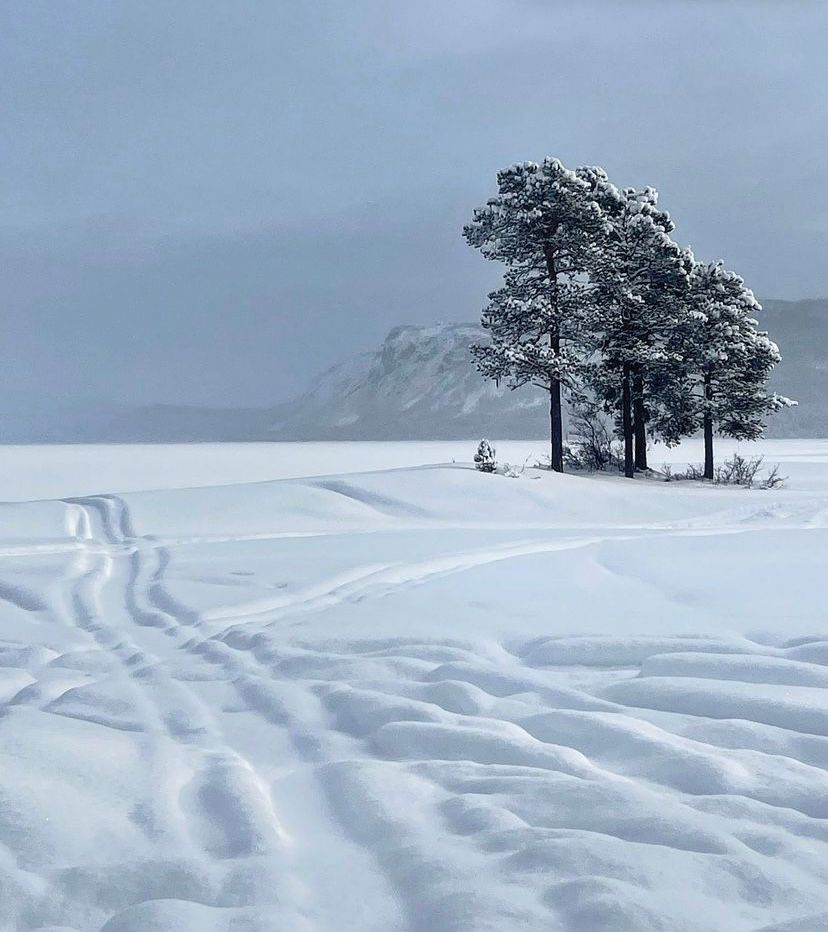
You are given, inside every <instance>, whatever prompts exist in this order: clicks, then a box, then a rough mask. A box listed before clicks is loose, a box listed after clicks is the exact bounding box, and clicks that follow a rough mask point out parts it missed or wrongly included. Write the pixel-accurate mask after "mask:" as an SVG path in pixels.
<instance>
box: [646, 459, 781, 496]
mask: <svg viewBox="0 0 828 932" xmlns="http://www.w3.org/2000/svg"><path fill="white" fill-rule="evenodd" d="M763 462H764V457H763V456H750V457H748V456H742V454H741V453H734V454H733V456H732V457H731V458H730V459H729V460H725V462H724V463H721V464H720V465H719V466H717V467H716V470H715V472H714V474H713V482H714V483H715V484H716V485H741V486H744V488H746V489H753V488H759V489H778V488H779V487H780V486H781V485H783V484H784V482H785V479H786V478H787V477H786V476H783V475H782V474H781V473H780V471H779V466H778V464H777V465H776V466H773V467H772V468H771V469H769V470H768V474H767V475H766V476H765V477H764V478H762V477H761V476H760V475H759V471H760V469H761V468H762V463H763ZM704 473H705V470H704V467H703V466H700V465H695V464H692V463H691V464H690V465H689V466H688V467H687V469H686V471H685V472H678V473H674V472H673V470H672V467H671V466H670V465H669V464H666V463H665V465H664V468H663V471H662V478H663V479H664V481H665V482H678V481H681V480H690V481H698V480H704V479H706V478H707V477H706V476H705V474H704Z"/></svg>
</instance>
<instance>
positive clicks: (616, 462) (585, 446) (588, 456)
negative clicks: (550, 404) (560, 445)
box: [564, 402, 624, 472]
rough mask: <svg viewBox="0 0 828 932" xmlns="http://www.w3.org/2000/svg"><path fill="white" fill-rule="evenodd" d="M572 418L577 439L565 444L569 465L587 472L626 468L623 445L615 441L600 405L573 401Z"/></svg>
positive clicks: (566, 462)
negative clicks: (574, 402) (567, 444)
mask: <svg viewBox="0 0 828 932" xmlns="http://www.w3.org/2000/svg"><path fill="white" fill-rule="evenodd" d="M569 421H570V430H572V431H573V432H574V434H575V435H576V439H575V440H574V441H573V443H571V444H570V445H569V446H566V447H564V465H565V466H566V467H567V468H569V469H577V470H585V471H587V472H596V471H603V470H612V469H618V470H623V469H624V451H623V447H622V446H621V444H620V443H619V442H618V441H617V440H613V435H612V427H611V425H610V423H609V422H608V420H607V418H606V417H605V416H604V415H603V414H602V412H601V410H600V408H599V407H598V405H597V404H595V403H594V402H579V403H577V404H574V405H573V406H572V413H571V414H570V419H569Z"/></svg>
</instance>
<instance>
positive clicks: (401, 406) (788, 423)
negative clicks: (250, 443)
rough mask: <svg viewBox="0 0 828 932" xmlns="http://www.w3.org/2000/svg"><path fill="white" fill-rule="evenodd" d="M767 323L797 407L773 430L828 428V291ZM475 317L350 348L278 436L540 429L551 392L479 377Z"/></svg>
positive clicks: (783, 306) (771, 309) (511, 435)
mask: <svg viewBox="0 0 828 932" xmlns="http://www.w3.org/2000/svg"><path fill="white" fill-rule="evenodd" d="M760 326H761V327H762V328H763V329H766V330H768V331H769V333H770V335H771V337H772V338H773V339H774V340H776V341H777V342H778V343H779V345H780V347H781V349H782V356H783V361H782V364H781V365H780V366H779V367H778V368H777V369H776V371H775V372H774V376H773V383H772V384H773V387H774V388H775V389H776V391H778V392H780V393H781V394H783V395H787V396H789V397H791V398H794V399H796V400H797V401H799V406H798V407H796V408H792V409H789V410H786V411H783V412H780V413H779V414H777V415H775V416H774V417H773V418H771V419H770V424H769V428H768V432H767V436H769V437H828V300H816V301H767V302H765V309H764V312H763V314H762V315H761V318H760ZM483 337H484V334H483V330H482V329H481V328H480V327H479V326H478V325H476V324H439V325H435V326H432V327H395V328H394V329H393V330H392V331H391V332H390V333H389V334H388V336H387V337H386V339H385V342H384V343H383V344H382V346H381V347H380V348H379V349H378V350H376V351H375V352H372V353H363V354H360V355H359V356H352V357H349V358H347V359H345V360H343V361H342V362H340V363H339V364H337V365H335V366H333V367H332V368H331V369H329V370H328V371H327V372H325V373H324V374H323V375H322V376H321V377H320V378H319V379H318V380H317V381H316V382H315V383H314V386H313V388H311V389H310V390H309V391H308V392H307V393H306V394H304V395H302V396H301V397H299V398H297V399H295V400H293V401H291V402H289V403H288V404H286V405H283V406H282V407H281V408H280V409H279V412H280V413H279V417H278V418H276V419H275V420H274V422H273V424H272V425H271V432H272V435H273V436H274V438H278V439H303V440H310V439H325V440H327V439H343V440H397V439H435V440H437V439H443V438H446V439H449V438H451V439H454V438H458V439H459V438H464V437H469V438H474V437H480V436H485V435H489V436H492V437H498V438H501V439H504V440H506V439H525V438H534V437H543V436H545V435H546V432H547V430H548V421H547V407H546V405H547V402H546V397H545V396H544V394H543V393H542V392H540V391H538V390H535V389H531V388H523V389H519V390H517V391H515V392H511V391H509V390H508V389H506V388H505V387H503V386H501V387H498V386H496V385H495V384H494V383H493V382H490V381H486V380H484V379H482V378H481V377H480V376H479V375H478V373H477V372H476V370H475V368H474V366H473V364H472V361H471V358H470V356H469V352H468V346H469V344H470V343H473V342H475V341H476V340H480V339H482V338H483Z"/></svg>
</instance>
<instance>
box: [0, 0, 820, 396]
mask: <svg viewBox="0 0 828 932" xmlns="http://www.w3.org/2000/svg"><path fill="white" fill-rule="evenodd" d="M826 48H828V3H825V2H824V0H813V2H807V0H802V2H798V0H712V2H705V0H675V2H671V0H640V2H636V0H605V2H602V0H572V2H555V0H545V2H544V0H450V2H449V0H222V2H217V0H141V2H137V0H2V3H0V110H1V111H2V112H0V117H2V127H3V141H2V145H0V270H1V271H0V275H2V304H0V308H1V310H0V313H2V319H3V329H2V341H0V410H2V407H3V406H4V405H6V406H8V405H9V404H16V403H19V400H20V399H22V398H30V399H34V400H35V401H36V402H39V403H43V402H47V401H48V400H49V399H50V398H52V397H57V398H60V399H61V400H62V401H66V400H72V399H95V400H101V401H122V402H153V401H167V402H193V403H209V404H225V405H266V404H269V403H272V402H274V401H276V400H279V399H281V398H282V397H284V396H285V395H286V394H288V393H290V392H292V391H294V390H296V389H297V388H298V387H301V386H302V385H303V383H305V382H306V381H307V380H308V379H309V378H310V377H311V376H312V374H313V373H314V372H315V371H316V370H317V369H318V368H319V367H320V366H325V365H328V364H329V363H331V362H332V361H333V360H334V359H336V358H337V357H338V356H340V355H341V354H343V353H346V352H350V351H353V350H359V349H365V348H368V347H370V346H372V345H373V344H375V343H377V342H378V341H379V340H380V339H381V338H382V336H383V335H384V333H385V331H386V330H387V329H388V328H389V327H390V326H392V325H394V324H397V323H403V322H406V323H418V322H432V321H435V320H469V319H473V318H475V317H476V316H477V314H478V311H479V308H480V306H481V304H482V303H483V300H484V298H485V293H486V291H487V289H488V288H489V287H490V286H491V285H492V284H493V283H494V280H495V278H494V276H495V275H496V273H497V270H496V269H495V268H494V267H493V266H490V265H489V264H487V263H485V262H484V261H483V260H481V259H479V258H478V257H477V256H476V255H475V254H474V253H472V251H471V250H469V249H468V247H466V246H465V245H464V243H463V241H462V239H461V236H460V228H461V226H462V224H463V222H464V221H465V220H466V219H467V218H468V216H469V215H470V213H471V210H472V208H473V207H474V206H475V205H477V204H479V203H482V202H483V201H485V199H486V197H487V196H488V195H489V194H490V193H491V192H492V190H493V185H494V176H495V172H496V170H497V169H498V168H500V167H502V166H504V165H507V164H510V163H511V162H515V161H523V160H526V159H536V160H537V159H540V158H542V157H543V156H545V155H555V156H558V157H559V158H561V159H562V160H563V161H564V162H566V163H567V164H570V165H573V166H574V165H577V164H586V163H588V164H600V165H603V166H604V167H605V168H606V169H607V170H608V171H609V173H610V175H611V177H612V178H613V180H615V181H616V182H617V183H618V184H621V185H628V184H629V185H644V184H651V185H654V186H655V187H657V188H658V189H659V190H660V192H661V195H662V203H663V205H664V206H665V207H666V208H668V209H669V210H670V211H671V212H672V213H673V216H674V218H675V220H676V223H677V230H676V236H677V237H678V238H679V240H680V241H681V242H683V243H689V244H691V245H692V246H693V247H694V249H695V251H696V253H697V254H698V255H700V256H702V257H704V258H710V259H718V258H722V259H724V260H725V261H726V262H727V263H728V264H729V265H730V266H731V267H733V268H735V269H736V270H737V271H739V272H740V273H741V274H743V275H744V276H745V277H746V278H747V280H748V282H749V284H751V285H752V287H753V288H754V289H755V290H756V291H757V292H758V293H759V294H760V295H761V296H765V297H788V298H797V297H817V296H828V258H827V257H828V167H826V165H828V160H827V159H826V154H827V153H828V118H826V113H827V112H828V111H827V110H826V106H827V105H826V91H828V64H826V61H827V60H828V57H827V56H826Z"/></svg>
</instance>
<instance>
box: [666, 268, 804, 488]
mask: <svg viewBox="0 0 828 932" xmlns="http://www.w3.org/2000/svg"><path fill="white" fill-rule="evenodd" d="M687 301H688V307H689V311H690V313H689V314H688V315H687V317H686V319H685V321H684V324H683V326H682V327H681V328H678V329H677V330H676V333H675V337H674V340H678V341H680V343H681V344H682V345H681V348H680V350H679V353H680V354H681V355H683V356H684V358H685V361H686V367H687V368H686V375H685V379H684V383H683V385H678V384H677V386H676V387H675V388H674V393H675V395H674V397H675V399H678V403H677V404H676V405H675V410H677V411H678V412H679V415H678V416H679V417H681V418H685V419H688V420H689V421H690V422H691V423H692V426H693V427H694V428H695V429H699V428H701V430H702V432H703V435H704V477H705V478H706V479H712V478H713V475H714V471H713V470H714V464H713V435H714V433H719V434H721V435H723V436H725V437H733V438H735V439H737V440H756V439H757V438H758V437H760V436H761V435H762V433H763V431H764V429H765V422H764V419H765V417H766V416H767V415H769V414H772V413H773V412H774V411H778V410H779V409H780V408H784V407H788V406H790V405H794V404H796V402H795V401H791V399H789V398H785V397H783V396H781V395H777V394H776V393H775V392H770V391H768V387H767V383H768V379H769V378H770V375H771V372H772V370H773V367H774V366H775V365H776V364H777V363H778V362H779V361H780V359H781V356H780V353H779V349H778V347H777V346H776V344H775V343H774V342H773V341H772V340H771V339H770V338H769V337H768V335H767V333H765V332H763V331H760V330H759V329H758V323H757V321H756V319H755V317H754V314H756V313H757V312H759V311H761V310H762V307H761V305H760V304H759V302H758V301H757V300H756V298H755V297H754V295H753V292H752V291H751V290H750V289H749V288H748V287H747V286H746V285H745V282H744V280H743V279H742V278H741V277H740V276H739V275H737V274H736V273H735V272H731V271H728V270H727V269H725V268H724V267H723V266H722V264H721V263H709V264H708V263H700V262H697V263H695V264H694V266H693V269H692V272H691V275H690V291H689V294H688V299H687Z"/></svg>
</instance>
